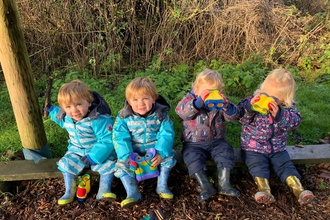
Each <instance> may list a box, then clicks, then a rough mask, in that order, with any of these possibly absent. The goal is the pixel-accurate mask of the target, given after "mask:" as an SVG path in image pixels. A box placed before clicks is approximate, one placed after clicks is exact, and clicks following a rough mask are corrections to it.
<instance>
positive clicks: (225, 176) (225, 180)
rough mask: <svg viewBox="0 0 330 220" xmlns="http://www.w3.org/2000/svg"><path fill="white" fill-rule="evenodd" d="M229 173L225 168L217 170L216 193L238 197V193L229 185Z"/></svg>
mask: <svg viewBox="0 0 330 220" xmlns="http://www.w3.org/2000/svg"><path fill="white" fill-rule="evenodd" d="M230 171H231V169H229V168H225V167H222V168H219V169H218V192H219V194H221V195H226V196H239V191H238V190H237V189H235V188H233V187H232V186H231V184H230Z"/></svg>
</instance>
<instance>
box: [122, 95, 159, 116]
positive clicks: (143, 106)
mask: <svg viewBox="0 0 330 220" xmlns="http://www.w3.org/2000/svg"><path fill="white" fill-rule="evenodd" d="M127 101H128V103H129V105H130V106H131V107H132V109H133V111H134V112H135V113H138V114H139V115H145V114H146V113H147V112H149V111H150V110H151V108H152V104H154V103H155V100H154V99H153V98H152V96H151V95H147V94H142V93H137V94H135V95H134V96H133V97H131V98H130V99H129V100H127Z"/></svg>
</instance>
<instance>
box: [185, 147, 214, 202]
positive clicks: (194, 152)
mask: <svg viewBox="0 0 330 220" xmlns="http://www.w3.org/2000/svg"><path fill="white" fill-rule="evenodd" d="M210 143H211V142H208V143H206V142H205V143H204V142H201V143H186V144H185V145H184V147H183V150H182V156H183V160H184V162H185V164H186V165H187V168H188V172H189V174H190V175H193V176H194V178H195V179H196V180H197V182H198V184H199V185H200V186H201V190H202V191H201V193H200V195H199V196H198V201H200V202H201V201H204V200H207V199H209V198H211V197H212V196H214V195H215V194H216V190H215V189H214V187H213V185H212V184H211V183H210V181H209V178H208V177H207V175H206V173H205V168H206V164H205V161H206V159H207V158H208V155H207V152H208V146H209V144H210Z"/></svg>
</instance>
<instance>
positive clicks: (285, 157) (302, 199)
mask: <svg viewBox="0 0 330 220" xmlns="http://www.w3.org/2000/svg"><path fill="white" fill-rule="evenodd" d="M271 163H272V167H273V169H274V171H275V172H276V174H277V175H278V176H279V177H280V179H281V181H282V182H283V183H286V184H287V185H288V186H289V187H290V188H291V190H292V191H293V194H294V195H295V196H296V198H297V199H298V202H299V204H300V205H304V204H307V203H310V202H311V200H313V198H314V194H313V193H312V192H311V191H309V190H304V188H303V187H302V185H301V183H300V174H299V173H298V171H297V169H296V167H295V166H294V164H293V163H292V161H291V159H290V156H289V154H288V152H287V151H283V152H279V153H275V154H273V155H272V157H271Z"/></svg>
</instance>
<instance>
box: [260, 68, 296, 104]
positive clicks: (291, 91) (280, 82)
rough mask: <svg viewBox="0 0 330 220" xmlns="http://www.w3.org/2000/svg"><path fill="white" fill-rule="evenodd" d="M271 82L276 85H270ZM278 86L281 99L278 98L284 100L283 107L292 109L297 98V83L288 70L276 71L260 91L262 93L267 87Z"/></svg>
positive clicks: (270, 75)
mask: <svg viewBox="0 0 330 220" xmlns="http://www.w3.org/2000/svg"><path fill="white" fill-rule="evenodd" d="M270 81H272V82H274V83H275V85H274V84H271V83H269V82H270ZM269 86H276V88H274V89H276V90H277V91H278V92H279V94H280V96H281V97H277V98H280V99H282V100H283V104H282V105H283V107H286V108H290V107H291V106H292V102H293V100H294V98H295V93H296V89H297V88H296V81H295V80H294V78H293V76H292V74H291V73H290V72H289V71H288V70H286V69H274V70H273V71H272V72H271V73H270V74H269V75H268V76H267V77H266V79H265V80H264V82H263V83H262V84H261V85H260V88H259V90H257V91H260V90H261V91H262V90H263V89H264V88H265V87H269Z"/></svg>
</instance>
